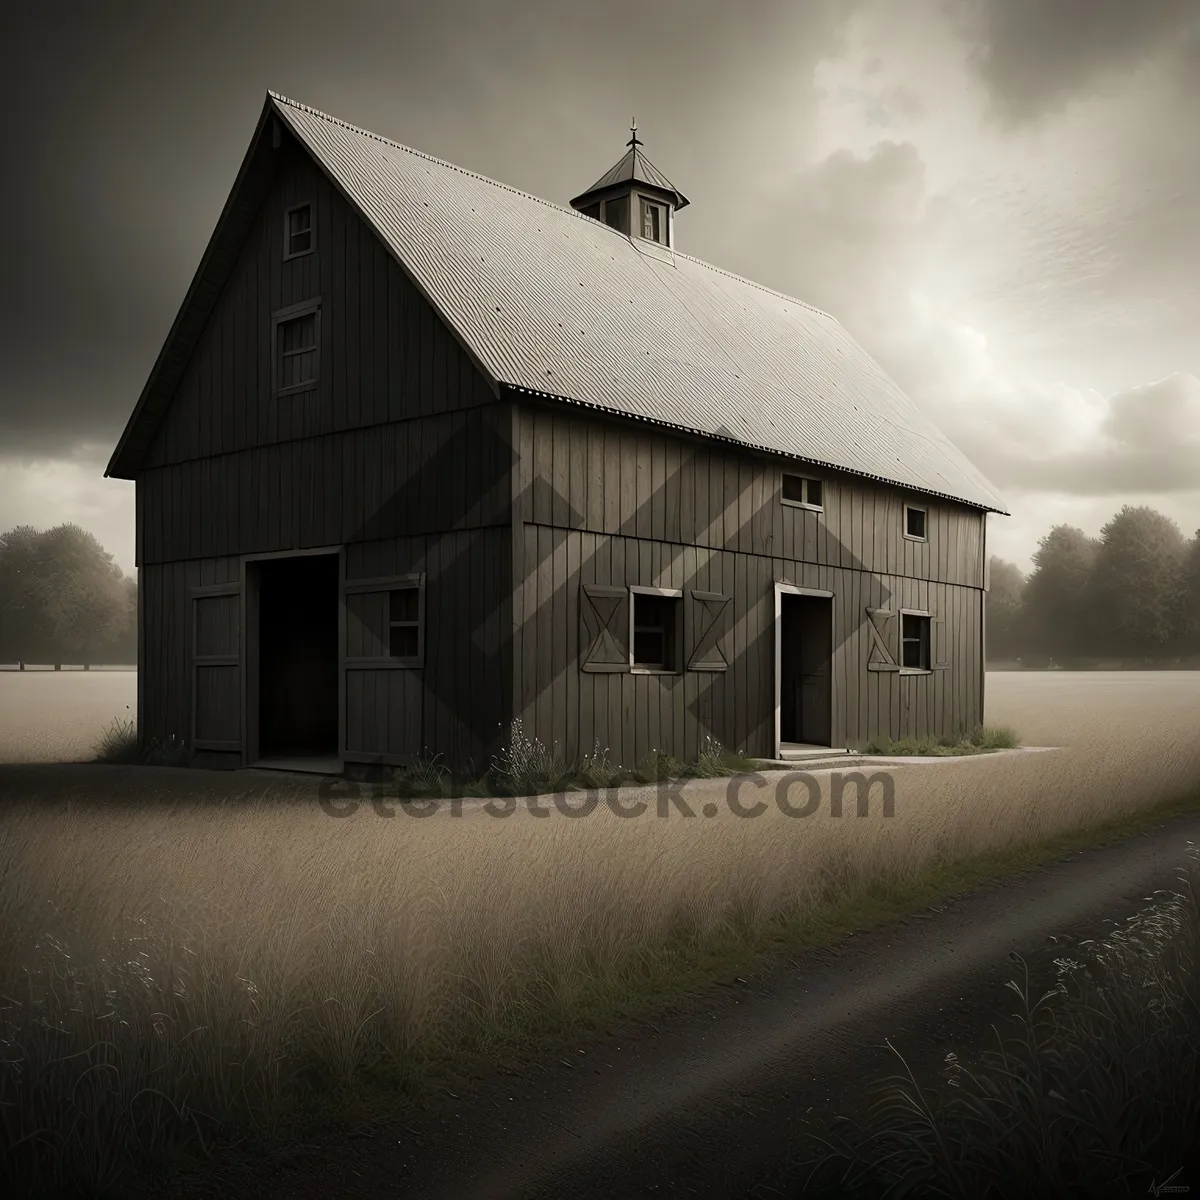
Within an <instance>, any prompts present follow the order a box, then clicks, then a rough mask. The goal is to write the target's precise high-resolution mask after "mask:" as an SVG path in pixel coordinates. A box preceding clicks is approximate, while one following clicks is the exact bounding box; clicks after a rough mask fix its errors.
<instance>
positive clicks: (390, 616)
mask: <svg viewBox="0 0 1200 1200" xmlns="http://www.w3.org/2000/svg"><path fill="white" fill-rule="evenodd" d="M342 591H343V594H344V595H345V604H346V642H345V646H346V658H345V661H346V663H347V665H349V666H352V667H365V666H371V667H379V668H382V667H395V668H406V669H407V668H418V669H419V668H420V667H422V666H423V665H424V662H425V612H426V609H425V576H424V574H422V573H417V574H414V575H385V576H376V577H375V578H371V579H353V580H347V581H346V582H345V583H344V584H343V586H342Z"/></svg>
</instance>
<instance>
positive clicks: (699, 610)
mask: <svg viewBox="0 0 1200 1200" xmlns="http://www.w3.org/2000/svg"><path fill="white" fill-rule="evenodd" d="M688 595H689V611H688V636H689V637H690V638H691V650H690V652H689V654H688V662H687V669H688V670H689V671H724V670H726V669H727V668H728V667H729V662H728V660H727V659H726V658H725V655H724V653H723V652H722V650H721V646H720V639H721V635H722V634H723V633H724V632H725V612H726V610H727V609H728V607H729V597H728V596H722V595H721V594H720V593H719V592H697V591H692V592H690V593H689V594H688Z"/></svg>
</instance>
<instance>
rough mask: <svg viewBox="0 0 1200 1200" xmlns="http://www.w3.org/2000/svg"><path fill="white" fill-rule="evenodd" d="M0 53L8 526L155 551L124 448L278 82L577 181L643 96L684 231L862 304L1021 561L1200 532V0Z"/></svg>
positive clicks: (60, 34)
mask: <svg viewBox="0 0 1200 1200" xmlns="http://www.w3.org/2000/svg"><path fill="white" fill-rule="evenodd" d="M11 20H12V18H10V24H9V34H8V36H7V37H6V45H7V49H6V52H5V57H6V58H7V60H8V61H7V62H5V63H3V64H0V65H3V68H4V69H3V71H2V72H0V93H4V92H7V93H8V94H7V95H6V96H5V97H4V98H5V101H6V103H5V111H6V112H7V113H8V114H9V119H8V122H7V123H6V129H5V139H6V142H7V155H6V157H7V162H8V167H9V172H10V173H11V174H10V183H9V185H8V186H7V187H5V188H4V189H2V190H0V208H2V209H3V213H2V216H3V223H2V226H0V227H2V228H3V229H4V231H5V232H4V237H5V247H4V252H3V254H2V255H0V309H2V312H0V316H2V318H3V319H2V320H0V353H2V355H3V358H2V364H3V369H2V370H0V529H7V528H9V527H11V526H13V525H15V524H18V523H29V524H33V525H36V526H39V527H46V526H49V525H52V524H56V523H58V522H59V521H64V520H70V521H76V522H78V523H79V524H81V525H83V526H85V527H86V528H89V529H91V530H92V531H94V532H95V533H96V535H97V536H98V537H99V538H100V539H101V541H102V542H103V543H104V544H105V546H106V547H107V548H108V549H110V550H111V551H113V552H114V553H115V555H116V557H117V560H118V561H119V562H120V563H121V565H122V566H123V567H124V568H126V569H132V565H133V487H132V484H129V483H125V482H122V481H118V480H105V479H104V478H103V470H104V466H105V464H106V462H107V459H108V456H109V454H110V452H111V450H112V447H113V445H114V444H115V442H116V439H117V437H118V436H119V434H120V432H121V429H122V428H123V426H124V423H125V420H126V418H127V417H128V415H129V412H130V411H131V409H132V407H133V404H134V402H135V401H136V399H137V396H138V394H139V392H140V390H141V387H142V384H143V383H144V381H145V378H146V375H147V374H148V372H149V370H150V367H151V365H152V363H153V361H154V358H155V356H156V354H157V352H158V349H159V347H160V345H161V343H162V340H163V338H164V337H165V335H166V332H167V329H168V327H169V326H170V323H171V321H172V319H173V318H174V315H175V312H176V310H177V308H178V305H179V303H180V301H181V300H182V298H183V294H184V292H185V290H186V288H187V285H188V283H189V282H190V279H191V276H192V274H193V272H194V270H195V268H196V265H197V264H198V262H199V259H200V255H201V253H202V251H203V249H204V246H205V244H206V242H207V240H208V237H209V235H210V233H211V232H212V228H213V226H214V224H215V222H216V218H217V215H218V213H219V211H220V208H221V206H222V204H223V203H224V200H225V198H226V195H227V193H228V190H229V187H230V185H231V184H232V181H233V178H234V175H235V173H236V171H237V167H238V164H239V162H240V160H241V157H242V155H243V153H244V152H245V149H246V146H247V144H248V142H249V138H250V135H251V133H252V132H253V128H254V124H255V121H256V119H257V117H258V114H259V111H260V109H261V106H262V103H263V98H264V94H265V92H266V89H267V88H274V89H276V90H278V91H281V92H283V93H284V94H286V95H288V96H291V97H293V98H295V99H297V100H301V101H303V102H305V103H308V104H311V105H313V106H315V107H317V108H320V109H322V110H324V111H326V112H329V113H332V114H334V115H336V116H339V117H342V118H344V119H346V120H348V121H351V122H352V123H354V124H357V125H361V126H364V127H366V128H368V129H371V130H374V131H376V132H378V133H381V134H384V135H386V136H388V137H391V138H393V139H395V140H396V141H399V142H402V143H404V144H406V145H409V146H413V147H415V148H417V149H419V150H424V151H426V152H428V153H431V154H434V155H436V156H438V157H440V158H445V159H449V160H450V161H451V162H454V163H458V164H460V165H462V166H464V167H468V168H470V169H472V170H475V171H478V172H481V173H482V174H485V175H488V176H491V177H492V178H495V179H498V180H501V181H503V182H504V183H508V184H511V185H513V186H515V187H518V188H521V189H523V190H525V191H529V192H532V193H534V194H536V195H539V196H544V197H546V198H548V199H551V200H555V201H558V202H561V203H565V202H566V201H567V199H568V198H569V197H570V196H573V195H575V194H576V193H577V192H579V191H581V190H582V189H583V188H584V187H586V186H587V185H589V184H590V183H592V182H593V180H594V179H595V178H596V177H598V176H599V175H600V174H601V173H602V172H603V171H604V170H606V169H607V168H608V167H609V166H610V165H611V164H612V163H613V162H614V161H615V160H616V158H617V157H619V155H620V154H621V152H622V150H623V144H624V141H625V139H626V138H627V137H628V125H629V121H630V117H631V116H633V115H636V117H637V120H638V126H639V134H640V136H641V137H642V138H643V140H644V141H645V143H646V151H647V153H648V155H649V157H650V158H651V159H652V160H653V161H654V162H655V163H656V165H657V166H658V167H659V168H661V169H662V170H663V171H664V172H665V173H666V174H667V175H668V177H669V178H671V179H672V180H673V181H674V182H675V184H676V185H677V186H678V187H679V188H680V189H681V190H682V191H683V192H684V193H685V194H686V195H687V196H688V198H689V199H690V200H691V206H690V207H689V208H687V209H685V210H684V212H683V213H682V214H681V216H680V218H679V222H678V228H677V235H678V243H679V246H680V248H681V249H683V250H686V251H687V252H688V253H690V254H694V255H696V256H697V257H699V258H702V259H705V260H707V261H709V262H712V263H715V264H716V265H718V266H721V267H724V268H726V269H728V270H731V271H734V272H737V273H738V274H741V275H745V276H748V277H749V278H751V279H754V280H757V281H759V282H761V283H765V284H768V285H770V286H772V287H775V288H778V289H780V290H782V291H785V292H788V293H790V294H792V295H794V296H796V297H798V298H800V299H802V300H806V301H808V302H810V303H813V304H816V305H818V306H820V307H822V308H825V309H827V310H828V311H830V312H832V313H833V314H834V315H835V316H837V317H838V318H839V319H840V320H841V321H842V322H843V324H845V326H846V327H847V328H848V329H849V330H850V332H851V333H852V334H853V335H854V336H856V337H857V338H858V339H859V340H860V341H861V342H862V343H863V344H864V345H865V347H866V348H867V349H868V350H869V351H870V352H871V353H872V354H873V355H875V356H876V357H877V358H878V359H879V360H880V361H881V362H882V363H883V364H884V365H885V367H887V369H888V370H889V371H890V372H891V373H892V374H893V375H894V376H895V377H896V379H897V380H898V381H899V382H900V384H901V385H902V386H903V387H905V388H906V389H907V390H908V391H909V392H910V394H911V395H912V396H913V398H914V399H915V400H916V401H917V402H918V403H919V404H921V405H922V406H923V407H924V408H926V409H927V411H929V412H930V413H931V414H932V415H933V416H934V417H935V418H936V419H937V420H938V421H939V422H940V423H941V424H942V425H943V427H944V428H945V429H946V432H947V433H948V434H949V435H950V436H951V437H952V438H953V439H954V440H955V441H957V442H958V443H959V445H961V446H962V447H963V449H964V450H965V451H966V452H967V453H968V454H969V455H971V456H972V457H973V458H974V459H975V461H976V462H977V463H978V465H979V466H980V467H981V468H982V470H983V471H984V472H985V473H986V474H987V475H988V476H989V477H990V478H991V480H992V481H993V483H994V484H995V485H996V486H997V487H998V488H999V489H1000V490H1001V491H1002V492H1003V493H1004V494H1005V495H1006V496H1007V497H1008V498H1009V500H1010V506H1011V508H1012V509H1013V516H1012V517H1010V518H1003V517H993V518H992V519H991V522H990V528H989V539H990V546H991V548H992V549H993V550H994V551H995V552H996V553H999V554H1000V555H1002V556H1003V557H1005V558H1008V559H1011V560H1013V561H1016V562H1018V563H1019V564H1021V565H1022V566H1023V567H1027V566H1028V562H1029V556H1030V554H1031V552H1032V551H1033V549H1034V547H1035V546H1036V543H1037V539H1038V537H1039V536H1041V535H1042V534H1043V533H1044V532H1045V531H1046V530H1047V529H1048V528H1049V527H1050V526H1051V525H1052V524H1054V523H1058V522H1061V521H1069V522H1071V523H1072V524H1077V525H1080V526H1081V527H1082V528H1084V529H1085V530H1086V531H1088V532H1089V533H1097V532H1099V529H1100V526H1101V525H1102V524H1103V523H1104V521H1105V520H1106V519H1107V518H1108V517H1109V516H1111V515H1112V514H1113V513H1114V512H1115V511H1116V510H1117V509H1118V508H1120V506H1121V505H1123V504H1126V503H1139V504H1140V503H1146V504H1151V505H1153V506H1155V507H1157V508H1159V509H1161V510H1162V511H1164V512H1166V513H1168V514H1169V515H1170V516H1172V517H1174V518H1175V519H1176V520H1178V521H1179V523H1180V524H1181V525H1182V527H1183V529H1184V531H1185V532H1186V533H1188V534H1191V533H1192V532H1194V531H1195V530H1196V528H1197V527H1198V526H1200V381H1198V380H1197V376H1200V139H1198V138H1197V135H1196V129H1197V128H1198V127H1200V4H1197V3H1195V0H1141V2H1134V0H1054V2H1053V3H1050V2H1049V0H1045V2H1038V0H903V2H900V0H862V2H859V0H837V2H829V3H811V2H805V3H801V2H800V0H761V2H760V0H742V2H741V3H739V4H730V3H728V0H665V2H664V0H659V2H655V0H641V2H639V3H627V2H626V0H605V2H604V3H573V2H572V0H439V2H438V3H436V4H434V3H429V2H428V0H426V2H423V3H420V4H415V3H406V2H405V0H388V2H386V3H354V2H352V0H341V2H340V3H338V4H329V3H321V4H316V3H311V2H309V0H288V2H287V3H258V2H255V0H242V2H241V3H238V4H231V3H226V2H225V0H207V2H206V3H204V4H195V5H190V6H189V5H186V4H184V3H178V4H175V3H172V4H163V3H162V2H161V0H155V2H153V3H142V2H140V0H108V3H101V2H98V3H94V4H82V3H76V4H71V5H62V4H60V3H54V2H52V0H47V2H43V3H40V4H39V5H38V6H36V9H35V10H34V15H32V16H30V17H27V18H25V19H24V20H25V23H24V25H23V26H22V27H20V28H18V29H17V30H16V36H12V25H11Z"/></svg>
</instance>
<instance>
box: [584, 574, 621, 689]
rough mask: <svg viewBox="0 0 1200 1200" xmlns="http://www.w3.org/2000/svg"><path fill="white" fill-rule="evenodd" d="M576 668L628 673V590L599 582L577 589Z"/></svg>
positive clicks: (586, 584)
mask: <svg viewBox="0 0 1200 1200" xmlns="http://www.w3.org/2000/svg"><path fill="white" fill-rule="evenodd" d="M579 666H580V668H581V669H582V670H584V671H628V670H629V591H628V589H626V588H623V587H609V586H608V585H606V584H600V583H585V584H582V585H581V586H580V588H579Z"/></svg>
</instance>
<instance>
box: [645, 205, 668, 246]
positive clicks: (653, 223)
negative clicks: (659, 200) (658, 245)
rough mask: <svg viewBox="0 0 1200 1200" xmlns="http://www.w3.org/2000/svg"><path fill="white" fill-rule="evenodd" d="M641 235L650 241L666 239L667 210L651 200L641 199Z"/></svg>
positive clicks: (663, 240)
mask: <svg viewBox="0 0 1200 1200" xmlns="http://www.w3.org/2000/svg"><path fill="white" fill-rule="evenodd" d="M642 237H644V238H646V239H647V240H648V241H651V242H665V241H666V240H667V210H666V208H665V207H664V206H663V205H661V204H655V203H654V202H653V201H652V200H646V199H644V198H643V200H642Z"/></svg>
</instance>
